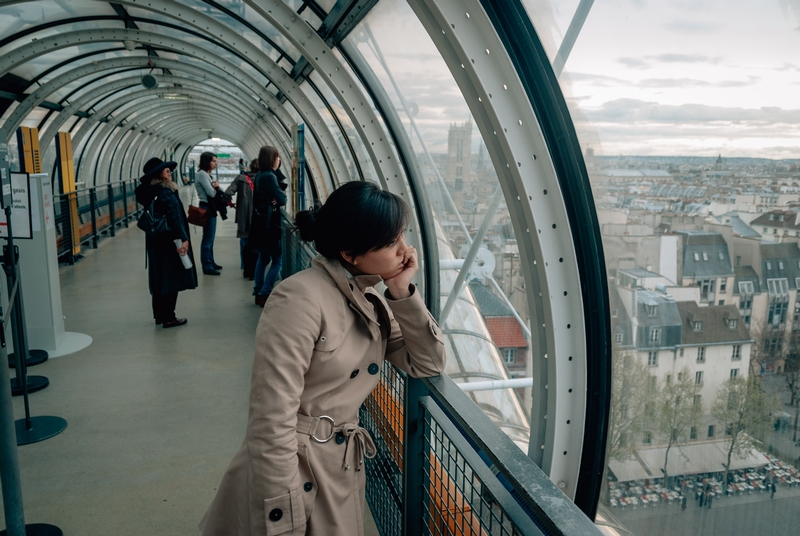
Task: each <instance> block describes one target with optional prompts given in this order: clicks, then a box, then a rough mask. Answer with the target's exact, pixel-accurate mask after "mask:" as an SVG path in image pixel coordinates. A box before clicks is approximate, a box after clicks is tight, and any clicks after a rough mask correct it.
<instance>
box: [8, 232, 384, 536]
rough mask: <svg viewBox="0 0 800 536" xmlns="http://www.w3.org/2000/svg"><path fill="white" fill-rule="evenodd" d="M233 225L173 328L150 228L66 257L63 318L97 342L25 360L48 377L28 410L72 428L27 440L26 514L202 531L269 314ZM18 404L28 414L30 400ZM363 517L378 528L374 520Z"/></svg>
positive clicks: (119, 529)
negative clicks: (154, 304)
mask: <svg viewBox="0 0 800 536" xmlns="http://www.w3.org/2000/svg"><path fill="white" fill-rule="evenodd" d="M194 230H197V231H199V229H197V228H194V227H193V235H192V243H193V246H194V248H195V260H197V261H199V246H200V233H199V232H198V233H196V234H194ZM234 233H235V226H234V224H233V223H232V220H231V219H229V220H228V221H226V222H221V224H220V226H219V227H218V235H217V241H216V244H215V256H216V260H217V262H219V263H221V264H222V265H223V266H224V267H225V268H224V269H223V274H222V276H219V277H210V276H203V275H202V274H201V275H200V276H199V277H200V284H199V287H198V288H197V289H195V290H192V291H187V292H181V293H180V295H179V298H178V308H177V314H178V316H179V317H188V319H189V323H188V324H187V325H185V326H182V327H178V328H173V329H162V328H161V327H160V326H155V325H154V323H153V319H152V314H151V309H150V295H149V293H148V290H147V272H146V271H145V268H144V235H143V234H142V233H141V232H140V231H139V230H138V229H136V227H135V226H132V227H131V228H130V229H127V230H121V231H119V232H118V234H117V236H116V237H115V238H109V239H105V240H103V241H101V242H100V247H99V249H97V250H88V251H86V252H85V258H84V259H83V260H82V261H80V262H79V263H77V264H75V265H74V266H65V267H62V268H60V278H61V292H62V299H63V304H64V305H63V312H64V316H65V317H66V329H67V331H74V332H79V333H85V334H88V335H90V336H91V337H92V338H93V339H94V342H93V343H92V344H91V345H90V346H89V347H88V348H86V349H85V350H82V351H80V352H78V353H75V354H71V355H67V356H63V357H58V358H55V359H51V360H50V361H48V362H47V363H44V364H42V365H39V366H37V367H35V368H31V369H30V373H31V374H37V375H43V376H47V377H48V378H49V379H50V386H49V387H48V388H47V389H45V390H43V391H40V392H37V393H34V394H31V396H30V404H31V411H32V414H33V415H57V416H61V417H63V418H65V419H66V420H67V421H68V423H69V425H68V427H67V429H66V430H65V431H64V432H63V433H61V434H60V435H58V436H56V437H53V438H51V439H49V440H46V441H43V442H41V443H36V444H31V445H26V446H22V447H20V448H19V458H20V473H21V478H22V485H23V501H24V506H25V519H26V522H27V523H50V524H53V525H56V526H58V527H59V528H61V529H62V530H63V531H64V534H65V535H68V536H69V535H91V536H97V535H116V536H123V535H137V536H141V535H158V536H162V535H163V536H171V535H176V536H177V535H196V534H198V533H199V531H198V530H197V528H196V527H197V523H198V522H199V521H200V518H201V517H202V516H203V513H204V512H205V510H206V508H207V506H208V504H209V503H210V502H211V499H212V498H213V496H214V493H215V489H216V486H217V485H218V483H219V481H220V478H221V477H222V474H223V472H224V470H225V468H226V467H227V464H228V462H229V461H230V459H231V457H232V455H233V454H234V452H235V451H236V450H237V448H238V447H239V445H240V443H241V441H242V438H243V433H244V428H245V424H246V418H247V398H248V391H249V385H250V368H251V363H252V357H253V343H254V333H255V327H256V324H257V321H258V317H259V314H260V313H261V309H260V308H259V307H257V306H256V305H255V304H254V303H253V298H252V297H251V290H252V282H250V281H247V280H246V279H243V278H242V275H241V271H240V270H239V242H238V239H236V238H235V236H234ZM11 375H12V376H13V372H12V373H11ZM13 405H14V413H15V417H16V418H17V419H19V418H22V417H23V416H24V408H23V404H22V400H21V399H20V398H18V397H15V398H14V401H13ZM368 517H369V516H368ZM2 527H5V521H4V519H3V517H2V512H0V528H2ZM365 527H366V534H367V535H376V534H377V530H376V529H375V526H374V522H373V521H372V518H371V517H369V518H368V519H365Z"/></svg>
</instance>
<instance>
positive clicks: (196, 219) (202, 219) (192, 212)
mask: <svg viewBox="0 0 800 536" xmlns="http://www.w3.org/2000/svg"><path fill="white" fill-rule="evenodd" d="M186 219H187V220H189V223H191V224H192V225H199V226H200V227H205V226H206V224H207V223H208V210H206V209H204V208H202V207H196V206H194V205H189V215H188V217H187V218H186Z"/></svg>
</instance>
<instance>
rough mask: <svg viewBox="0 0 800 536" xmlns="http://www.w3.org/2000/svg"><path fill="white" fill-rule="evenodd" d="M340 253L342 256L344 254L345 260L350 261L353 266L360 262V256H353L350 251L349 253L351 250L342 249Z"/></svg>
mask: <svg viewBox="0 0 800 536" xmlns="http://www.w3.org/2000/svg"><path fill="white" fill-rule="evenodd" d="M339 255H341V256H342V258H343V259H344V260H345V261H347V262H348V263H350V264H352V265H353V266H355V265H356V264H358V259H359V257H353V256H352V255H350V253H349V252H347V251H340V252H339Z"/></svg>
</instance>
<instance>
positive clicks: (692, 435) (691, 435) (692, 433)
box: [689, 426, 697, 439]
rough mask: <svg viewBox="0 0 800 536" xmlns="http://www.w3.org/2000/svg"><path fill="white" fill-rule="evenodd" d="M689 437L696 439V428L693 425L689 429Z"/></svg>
mask: <svg viewBox="0 0 800 536" xmlns="http://www.w3.org/2000/svg"><path fill="white" fill-rule="evenodd" d="M689 439H697V428H696V427H694V426H692V428H691V429H690V430H689Z"/></svg>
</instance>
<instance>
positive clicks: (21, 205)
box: [0, 173, 33, 238]
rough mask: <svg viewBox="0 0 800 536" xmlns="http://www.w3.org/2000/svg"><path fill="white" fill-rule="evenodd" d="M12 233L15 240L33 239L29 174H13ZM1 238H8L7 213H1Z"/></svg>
mask: <svg viewBox="0 0 800 536" xmlns="http://www.w3.org/2000/svg"><path fill="white" fill-rule="evenodd" d="M10 175H11V232H12V233H13V235H14V238H33V229H32V225H31V189H30V184H29V181H28V174H27V173H11V174H10ZM0 238H8V222H7V221H6V214H5V212H2V213H0Z"/></svg>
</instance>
